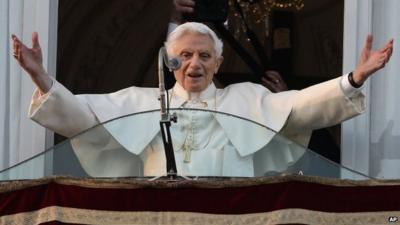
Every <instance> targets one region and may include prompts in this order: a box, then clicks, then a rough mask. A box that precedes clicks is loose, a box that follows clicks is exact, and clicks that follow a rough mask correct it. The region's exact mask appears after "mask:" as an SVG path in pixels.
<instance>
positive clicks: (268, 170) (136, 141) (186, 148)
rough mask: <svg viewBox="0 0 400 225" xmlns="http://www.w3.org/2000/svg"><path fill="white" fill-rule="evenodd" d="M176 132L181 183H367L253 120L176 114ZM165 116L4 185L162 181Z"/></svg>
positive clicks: (64, 146) (61, 148)
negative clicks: (309, 179)
mask: <svg viewBox="0 0 400 225" xmlns="http://www.w3.org/2000/svg"><path fill="white" fill-rule="evenodd" d="M170 112H171V113H175V114H176V115H177V122H176V123H174V122H173V123H172V124H171V128H170V132H171V137H172V144H173V148H174V154H175V161H176V165H177V170H178V175H180V176H186V177H203V176H204V177H262V176H276V175H284V174H302V175H308V176H321V177H334V178H345V179H355V180H358V179H368V177H366V176H365V175H362V174H360V173H357V172H355V171H352V170H350V169H347V168H344V167H342V166H341V165H338V164H336V163H334V162H331V161H329V160H327V159H325V158H323V157H322V156H320V155H318V154H316V153H314V152H313V151H311V150H310V149H307V148H305V147H303V146H301V145H299V144H297V143H295V142H293V141H291V140H290V139H288V138H286V137H284V136H283V135H281V134H279V133H276V132H275V131H273V130H271V129H269V128H267V127H265V126H263V125H261V124H259V123H256V122H253V121H250V120H247V119H243V118H240V117H237V116H233V115H230V114H226V113H220V112H214V111H206V110H193V109H173V110H171V111H170ZM159 121H160V112H159V111H158V110H155V111H147V112H142V113H136V114H132V115H128V116H125V117H121V118H117V119H114V120H111V121H108V122H105V123H103V124H100V125H98V126H96V127H93V128H91V129H89V130H87V131H84V132H82V133H81V134H78V135H76V136H75V137H73V138H70V139H68V140H66V141H64V142H62V143H60V144H58V145H56V146H54V147H52V148H51V149H48V150H47V151H45V152H43V153H42V154H39V155H37V156H35V157H32V158H31V159H29V160H26V161H25V162H22V163H20V164H18V165H16V166H14V167H11V168H9V169H6V170H4V171H1V172H0V180H15V179H35V178H41V177H45V176H53V175H67V176H75V177H156V176H165V175H166V160H165V158H166V157H165V152H164V146H163V140H162V135H161V132H160V123H159Z"/></svg>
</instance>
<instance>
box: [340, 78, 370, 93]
mask: <svg viewBox="0 0 400 225" xmlns="http://www.w3.org/2000/svg"><path fill="white" fill-rule="evenodd" d="M348 76H349V74H348V73H347V74H345V75H343V76H342V79H341V80H340V88H341V89H342V91H343V93H344V95H346V96H347V97H348V98H351V97H353V96H354V95H355V94H357V93H360V92H361V90H362V89H363V88H364V85H362V86H361V87H359V88H355V87H353V85H351V84H350V82H349V78H348Z"/></svg>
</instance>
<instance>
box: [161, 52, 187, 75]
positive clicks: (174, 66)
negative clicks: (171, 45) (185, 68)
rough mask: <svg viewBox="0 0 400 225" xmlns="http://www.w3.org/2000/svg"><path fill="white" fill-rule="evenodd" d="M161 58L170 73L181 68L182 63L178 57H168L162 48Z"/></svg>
mask: <svg viewBox="0 0 400 225" xmlns="http://www.w3.org/2000/svg"><path fill="white" fill-rule="evenodd" d="M161 54H162V57H163V59H164V63H165V65H166V66H167V67H168V69H169V70H170V71H171V72H172V71H175V70H179V68H181V66H182V61H181V59H180V58H178V57H169V56H168V54H167V51H166V49H165V48H164V47H162V50H161Z"/></svg>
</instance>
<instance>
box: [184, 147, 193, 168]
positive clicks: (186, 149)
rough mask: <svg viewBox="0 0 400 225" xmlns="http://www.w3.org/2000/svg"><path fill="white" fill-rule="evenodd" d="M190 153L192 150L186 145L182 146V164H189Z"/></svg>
mask: <svg viewBox="0 0 400 225" xmlns="http://www.w3.org/2000/svg"><path fill="white" fill-rule="evenodd" d="M191 153H192V148H191V147H190V145H188V144H186V143H185V144H184V145H183V162H184V163H190V155H191Z"/></svg>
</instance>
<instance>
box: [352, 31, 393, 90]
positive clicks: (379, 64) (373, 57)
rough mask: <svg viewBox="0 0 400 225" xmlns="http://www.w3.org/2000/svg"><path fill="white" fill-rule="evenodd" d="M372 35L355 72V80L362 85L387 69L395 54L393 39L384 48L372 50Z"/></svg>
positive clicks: (367, 40) (366, 42) (369, 36)
mask: <svg viewBox="0 0 400 225" xmlns="http://www.w3.org/2000/svg"><path fill="white" fill-rule="evenodd" d="M372 40H373V38H372V35H368V36H367V39H366V41H365V45H364V47H363V50H362V51H361V55H360V60H359V62H358V65H357V68H356V69H355V71H354V72H353V79H354V81H355V82H356V83H357V84H362V83H364V81H366V80H367V79H368V77H370V76H371V75H372V74H373V73H375V72H376V71H378V70H380V69H381V68H383V67H385V64H386V63H388V62H389V60H390V57H391V56H392V53H393V39H390V40H389V41H388V42H387V43H386V44H385V45H384V46H383V47H382V48H380V49H377V50H373V49H372Z"/></svg>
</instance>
